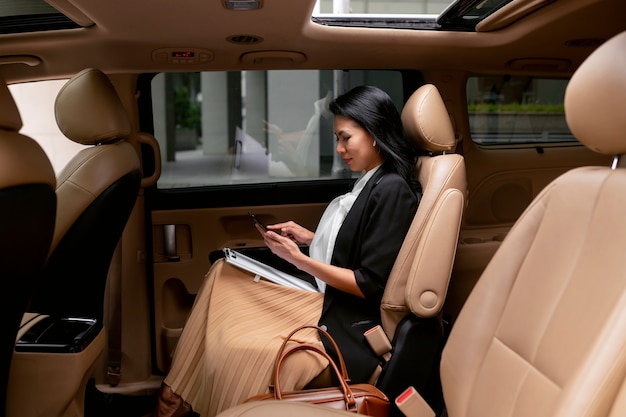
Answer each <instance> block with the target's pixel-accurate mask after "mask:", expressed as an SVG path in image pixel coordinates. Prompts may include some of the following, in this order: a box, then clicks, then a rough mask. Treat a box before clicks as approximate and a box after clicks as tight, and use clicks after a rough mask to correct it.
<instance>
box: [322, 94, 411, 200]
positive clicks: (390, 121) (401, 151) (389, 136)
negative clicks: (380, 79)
mask: <svg viewBox="0 0 626 417" xmlns="http://www.w3.org/2000/svg"><path fill="white" fill-rule="evenodd" d="M329 109H330V111H331V112H332V113H333V114H334V115H335V116H342V117H345V118H348V119H351V120H353V121H355V122H356V123H357V124H358V125H359V126H361V127H362V128H363V129H365V130H366V131H367V132H368V133H369V134H370V135H372V137H373V138H374V140H375V141H376V145H377V146H378V147H379V149H380V154H381V155H382V157H383V166H382V168H383V169H385V170H386V171H389V172H395V173H397V174H399V175H400V176H401V177H402V178H404V180H405V181H406V182H407V183H408V184H409V185H410V186H411V188H412V189H413V191H415V192H416V193H417V192H421V186H420V184H419V181H418V179H417V167H416V164H417V156H418V150H417V148H416V147H415V146H414V144H413V142H412V141H409V140H407V139H405V137H404V130H403V127H402V119H401V118H400V113H399V112H398V109H397V108H396V105H395V104H394V102H393V100H392V99H391V97H389V95H388V94H387V93H386V92H385V91H383V90H381V89H380V88H378V87H373V86H368V85H361V86H358V87H354V88H353V89H352V90H350V91H348V92H346V93H344V94H342V95H340V96H339V97H337V98H336V99H335V100H334V101H332V102H331V103H330V104H329Z"/></svg>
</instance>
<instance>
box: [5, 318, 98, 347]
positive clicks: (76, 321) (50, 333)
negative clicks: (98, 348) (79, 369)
mask: <svg viewBox="0 0 626 417" xmlns="http://www.w3.org/2000/svg"><path fill="white" fill-rule="evenodd" d="M101 329H102V323H101V322H100V321H98V320H96V319H91V318H76V317H62V318H60V317H52V316H48V317H45V318H44V319H42V320H40V321H38V322H37V323H35V324H34V325H33V326H32V327H31V328H30V329H28V331H26V333H24V335H23V336H22V337H21V338H20V340H18V341H17V342H16V344H15V351H16V352H40V353H78V352H82V351H83V350H84V349H85V348H86V347H87V346H89V344H90V343H91V342H92V341H93V340H94V338H95V337H96V336H97V335H98V333H99V332H100V330H101Z"/></svg>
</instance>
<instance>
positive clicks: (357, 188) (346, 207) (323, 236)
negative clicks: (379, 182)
mask: <svg viewBox="0 0 626 417" xmlns="http://www.w3.org/2000/svg"><path fill="white" fill-rule="evenodd" d="M379 168H380V165H378V166H377V167H375V168H372V169H370V170H369V171H367V172H366V173H365V174H363V175H361V177H359V179H358V180H357V181H356V183H355V184H354V187H352V191H350V192H348V193H346V194H344V195H340V196H339V197H336V198H335V199H334V200H333V201H331V202H330V204H328V207H326V210H324V214H322V218H321V219H320V221H319V224H318V225H317V229H316V230H315V235H314V236H313V240H312V241H311V245H310V246H309V256H310V257H311V258H313V259H317V260H318V261H321V262H324V263H327V264H329V263H330V259H331V257H332V255H333V250H334V249H335V240H336V239H337V233H339V228H340V227H341V225H342V223H343V221H344V219H345V218H346V215H347V214H348V212H349V211H350V209H351V208H352V205H353V204H354V201H355V200H356V198H357V197H358V196H359V194H360V193H361V190H363V187H365V184H367V181H369V179H370V178H371V177H372V175H374V173H375V172H376V171H378V169H379ZM315 280H316V281H317V286H318V287H319V289H320V292H324V291H325V289H326V283H325V282H324V281H322V280H321V279H319V278H315Z"/></svg>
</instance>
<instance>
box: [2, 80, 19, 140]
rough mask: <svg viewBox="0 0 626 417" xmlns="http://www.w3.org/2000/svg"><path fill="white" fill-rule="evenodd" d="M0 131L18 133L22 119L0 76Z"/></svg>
mask: <svg viewBox="0 0 626 417" xmlns="http://www.w3.org/2000/svg"><path fill="white" fill-rule="evenodd" d="M0 107H2V111H1V112H0V129H3V130H11V131H14V132H19V131H20V129H21V128H22V118H21V116H20V112H19V111H18V110H17V105H16V104H15V100H13V96H12V95H11V92H10V91H9V87H8V86H7V84H6V82H5V81H4V78H3V77H1V76H0Z"/></svg>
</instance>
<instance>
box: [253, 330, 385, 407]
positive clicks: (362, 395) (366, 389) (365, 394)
mask: <svg viewBox="0 0 626 417" xmlns="http://www.w3.org/2000/svg"><path fill="white" fill-rule="evenodd" d="M304 328H315V329H317V330H318V331H319V332H320V333H322V334H324V335H325V336H326V337H328V338H329V340H330V341H331V343H332V344H333V345H334V347H335V350H336V352H337V356H338V360H339V366H337V364H336V363H335V362H334V361H333V359H332V358H331V357H330V356H329V355H328V353H326V352H325V351H324V350H323V349H320V348H318V347H317V346H315V345H311V344H308V343H300V344H298V345H296V346H293V347H291V348H290V349H285V347H286V345H287V341H288V340H289V339H290V338H291V336H293V334H294V333H296V332H297V331H299V330H301V329H304ZM300 350H309V351H313V352H316V353H318V354H319V355H322V356H324V357H325V358H326V359H327V360H328V363H329V365H330V368H331V370H332V371H333V372H335V374H336V375H337V377H338V379H339V386H337V387H329V388H317V389H305V390H300V391H288V392H283V391H282V390H281V389H280V368H281V364H282V363H283V361H284V360H285V359H286V358H287V357H288V356H289V355H291V354H293V353H294V352H297V351H300ZM270 388H271V390H272V391H273V392H270V393H267V394H260V395H256V396H254V397H250V398H248V399H247V400H246V401H245V402H250V401H262V400H283V401H301V402H307V403H312V404H319V405H322V406H326V407H331V408H334V409H338V410H347V411H351V412H354V413H357V414H363V415H368V416H374V417H388V416H389V398H387V396H386V395H385V394H384V393H383V392H382V391H380V390H379V389H378V388H376V387H375V386H374V385H372V384H366V383H363V384H352V385H350V379H349V378H348V373H347V370H346V365H345V362H344V360H343V356H342V354H341V351H340V350H339V348H338V346H337V344H336V343H335V341H334V340H333V338H332V337H331V336H330V334H328V333H327V332H326V331H325V330H323V329H321V328H319V327H317V326H309V325H306V326H302V327H299V328H297V329H296V330H294V331H293V332H292V333H291V334H290V335H289V336H288V337H287V338H286V339H285V341H284V342H283V345H282V346H281V348H280V349H279V352H278V355H277V358H276V363H275V365H274V374H273V381H272V385H271V386H270Z"/></svg>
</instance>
